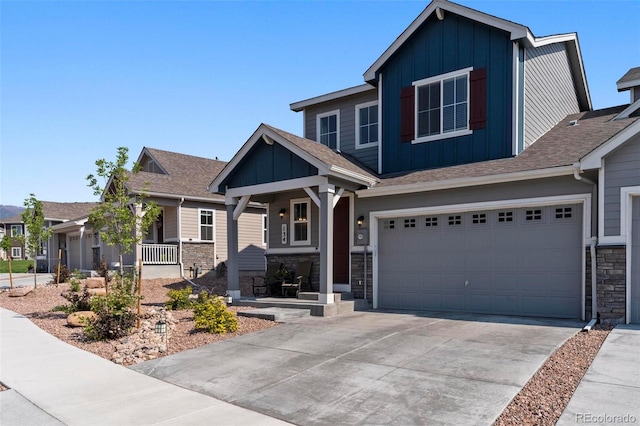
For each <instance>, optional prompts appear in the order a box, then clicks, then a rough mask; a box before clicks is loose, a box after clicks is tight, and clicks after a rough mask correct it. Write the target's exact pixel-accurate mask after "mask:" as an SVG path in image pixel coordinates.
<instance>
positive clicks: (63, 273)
mask: <svg viewBox="0 0 640 426" xmlns="http://www.w3.org/2000/svg"><path fill="white" fill-rule="evenodd" d="M59 268H60V282H61V283H66V282H67V280H68V279H69V277H71V271H69V268H67V265H60V266H59ZM51 278H52V280H53V282H54V283H57V282H58V281H57V280H58V265H56V268H55V270H54V271H53V273H52V274H51Z"/></svg>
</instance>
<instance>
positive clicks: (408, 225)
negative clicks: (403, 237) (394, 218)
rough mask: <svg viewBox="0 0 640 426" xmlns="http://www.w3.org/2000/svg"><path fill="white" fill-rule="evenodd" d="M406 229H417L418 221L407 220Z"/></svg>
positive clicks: (405, 222)
mask: <svg viewBox="0 0 640 426" xmlns="http://www.w3.org/2000/svg"><path fill="white" fill-rule="evenodd" d="M404 227H405V228H415V227H416V220H415V219H405V220H404Z"/></svg>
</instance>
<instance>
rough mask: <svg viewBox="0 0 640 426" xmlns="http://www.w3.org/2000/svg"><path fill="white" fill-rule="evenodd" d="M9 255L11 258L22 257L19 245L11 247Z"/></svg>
mask: <svg viewBox="0 0 640 426" xmlns="http://www.w3.org/2000/svg"><path fill="white" fill-rule="evenodd" d="M11 257H12V258H13V259H21V258H22V248H21V247H11Z"/></svg>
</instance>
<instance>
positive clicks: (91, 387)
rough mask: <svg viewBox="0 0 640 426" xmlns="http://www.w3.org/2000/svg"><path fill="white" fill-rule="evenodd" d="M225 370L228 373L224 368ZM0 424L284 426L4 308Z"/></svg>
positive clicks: (0, 348)
mask: <svg viewBox="0 0 640 426" xmlns="http://www.w3.org/2000/svg"><path fill="white" fill-rule="evenodd" d="M219 367H220V368H223V366H219ZM0 381H2V382H3V383H4V384H5V385H6V386H8V387H9V388H11V390H9V391H4V392H0V424H2V425H3V426H9V425H26V424H28V425H30V426H31V425H34V426H35V425H60V424H67V425H110V426H111V425H122V426H124V425H155V424H162V425H192V424H193V425H196V424H198V425H201V424H214V423H215V424H224V425H285V424H288V423H285V422H283V421H280V420H277V419H274V418H272V417H268V416H265V415H263V414H259V413H256V412H253V411H250V410H247V409H244V408H240V407H237V406H235V405H232V404H229V403H226V402H223V401H220V400H218V399H215V398H212V397H209V396H205V395H203V394H200V393H197V392H194V391H190V390H187V389H184V388H181V387H179V386H175V385H172V384H169V383H166V382H163V381H160V380H157V379H154V378H151V377H149V376H146V375H143V374H140V373H137V372H135V371H133V370H130V369H128V368H124V367H122V366H119V365H116V364H114V363H112V362H110V361H107V360H105V359H103V358H100V357H98V356H96V355H93V354H91V353H89V352H85V351H83V350H80V349H78V348H76V347H74V346H71V345H69V344H67V343H64V342H62V341H60V340H58V339H56V338H55V337H53V336H51V335H49V334H48V333H46V332H45V331H43V330H41V329H40V328H38V327H37V326H35V325H34V324H33V323H32V322H31V321H30V320H29V319H27V318H25V317H24V316H22V315H19V314H16V313H14V312H12V311H9V310H6V309H2V308H0Z"/></svg>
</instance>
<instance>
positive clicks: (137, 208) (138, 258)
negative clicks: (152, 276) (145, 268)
mask: <svg viewBox="0 0 640 426" xmlns="http://www.w3.org/2000/svg"><path fill="white" fill-rule="evenodd" d="M133 208H134V214H135V215H136V230H135V233H136V238H140V240H139V242H138V243H136V245H135V247H134V249H133V250H134V251H133V255H134V259H133V267H134V268H135V270H136V271H137V270H138V262H142V240H143V239H144V234H142V229H141V227H140V225H141V224H142V204H140V203H137V204H135V205H134V206H133ZM152 226H153V225H152ZM143 276H144V275H143Z"/></svg>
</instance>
